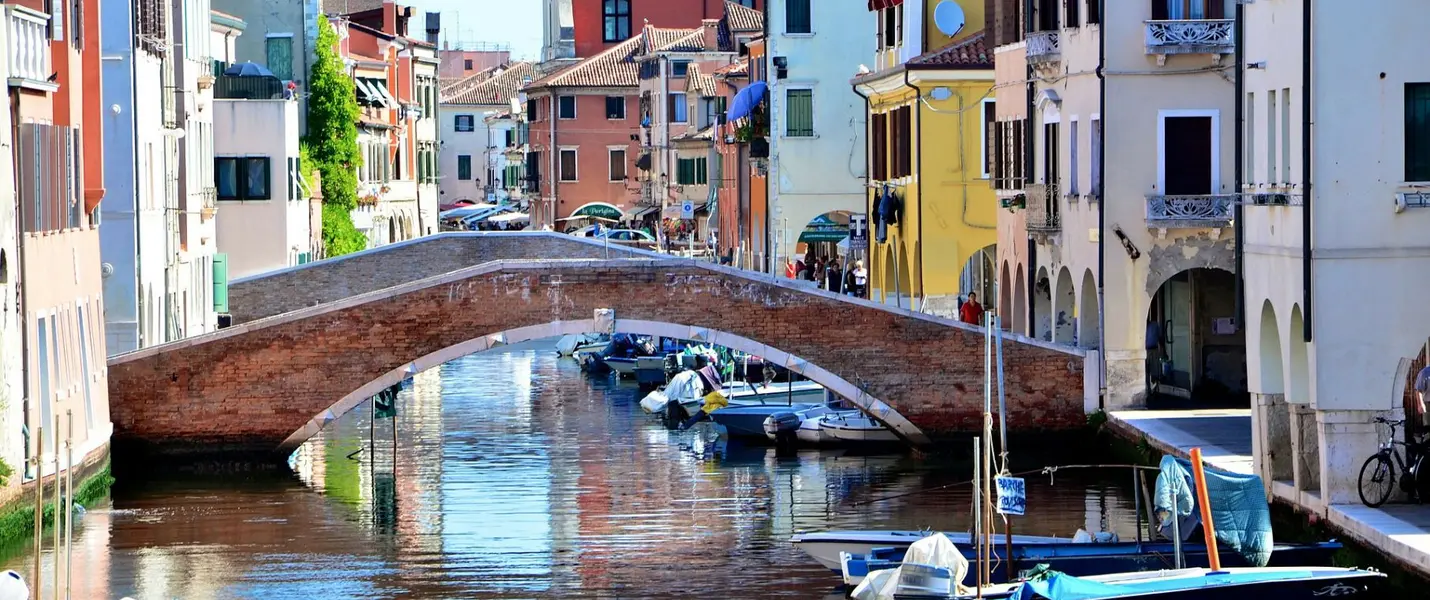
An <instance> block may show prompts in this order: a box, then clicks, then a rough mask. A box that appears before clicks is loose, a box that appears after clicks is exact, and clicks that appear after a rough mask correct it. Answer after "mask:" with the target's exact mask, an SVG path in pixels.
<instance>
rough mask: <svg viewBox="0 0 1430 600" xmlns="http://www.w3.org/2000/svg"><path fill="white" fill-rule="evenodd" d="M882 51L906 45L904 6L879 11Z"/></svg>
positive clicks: (880, 45)
mask: <svg viewBox="0 0 1430 600" xmlns="http://www.w3.org/2000/svg"><path fill="white" fill-rule="evenodd" d="M878 34H879V43H878V48H879V49H880V50H889V49H891V48H897V47H899V46H902V45H904V6H903V5H902V4H899V5H895V6H891V7H889V8H886V9H883V10H881V11H879V31H878Z"/></svg>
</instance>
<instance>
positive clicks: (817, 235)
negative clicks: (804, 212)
mask: <svg viewBox="0 0 1430 600" xmlns="http://www.w3.org/2000/svg"><path fill="white" fill-rule="evenodd" d="M844 218H846V219H847V218H848V217H844ZM847 237H849V224H848V223H840V222H839V221H838V220H835V219H833V218H831V217H830V216H829V215H827V214H826V215H819V216H818V217H815V218H814V220H813V221H810V222H809V225H808V226H806V227H805V228H804V231H803V232H801V233H800V234H799V242H800V243H801V244H805V243H815V242H838V241H840V240H843V239H844V238H847Z"/></svg>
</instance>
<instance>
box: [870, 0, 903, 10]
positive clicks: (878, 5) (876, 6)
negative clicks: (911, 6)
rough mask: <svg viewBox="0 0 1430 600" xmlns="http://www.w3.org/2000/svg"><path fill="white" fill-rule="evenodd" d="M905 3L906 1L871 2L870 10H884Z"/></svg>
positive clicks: (883, 0) (880, 0) (878, 0)
mask: <svg viewBox="0 0 1430 600" xmlns="http://www.w3.org/2000/svg"><path fill="white" fill-rule="evenodd" d="M903 3H904V0H869V10H884V9H886V8H889V7H890V6H898V5H900V4H903Z"/></svg>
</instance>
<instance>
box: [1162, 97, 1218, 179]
mask: <svg viewBox="0 0 1430 600" xmlns="http://www.w3.org/2000/svg"><path fill="white" fill-rule="evenodd" d="M1212 121H1213V119H1212V117H1210V116H1186V117H1163V119H1162V133H1163V135H1162V160H1163V174H1164V179H1165V187H1164V189H1163V193H1164V194H1166V195H1168V196H1206V195H1209V194H1211V193H1212V192H1213V191H1214V189H1215V187H1216V184H1215V181H1214V179H1215V177H1216V165H1215V164H1214V162H1215V155H1214V152H1215V144H1213V141H1212V135H1213V131H1214V129H1213V123H1212Z"/></svg>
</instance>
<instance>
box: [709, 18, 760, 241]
mask: <svg viewBox="0 0 1430 600" xmlns="http://www.w3.org/2000/svg"><path fill="white" fill-rule="evenodd" d="M745 46H746V48H748V57H747V58H746V59H745V60H742V61H740V62H739V63H736V64H735V65H731V66H730V67H726V68H724V69H720V70H718V71H716V72H715V74H714V75H715V79H716V81H717V82H718V86H717V87H719V88H720V89H721V90H722V91H723V93H725V95H726V105H727V106H729V105H733V103H734V101H735V96H736V95H737V94H738V93H739V92H740V90H743V89H745V88H747V87H748V86H749V85H750V84H751V83H753V82H757V81H764V80H765V69H766V63H765V42H764V40H762V39H761V40H754V41H751V42H749V43H747V44H746V45H745ZM767 111H768V102H760V103H759V104H758V105H757V106H755V107H754V110H753V112H751V114H750V115H749V116H748V117H745V118H741V119H737V120H735V121H730V122H725V123H724V125H722V126H721V134H720V136H718V138H719V139H718V140H717V141H716V147H717V148H718V149H719V151H720V155H721V163H723V164H724V165H725V166H724V173H722V177H721V180H720V196H719V200H718V205H717V209H716V212H717V217H716V218H717V219H718V222H717V225H716V226H715V229H716V232H715V238H716V248H717V249H718V252H719V253H720V255H721V256H722V257H727V258H729V259H730V260H731V261H732V262H733V263H734V264H736V266H740V267H742V268H759V267H760V264H761V261H763V260H765V259H766V252H767V244H768V242H769V219H768V218H767V216H768V214H769V200H768V187H767V185H768V184H767V170H768V165H769V149H770V145H769V142H768V141H767V136H768V135H769V122H770V120H769V115H768V114H767Z"/></svg>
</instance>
